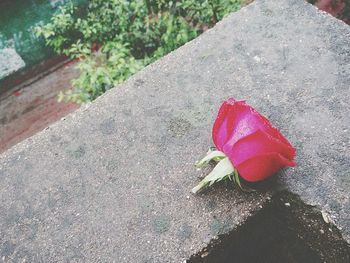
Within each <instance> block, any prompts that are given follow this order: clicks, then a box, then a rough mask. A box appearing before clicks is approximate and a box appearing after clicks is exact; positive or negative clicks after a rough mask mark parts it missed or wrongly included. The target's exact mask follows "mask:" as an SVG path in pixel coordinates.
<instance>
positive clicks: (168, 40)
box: [36, 0, 241, 103]
mask: <svg viewBox="0 0 350 263" xmlns="http://www.w3.org/2000/svg"><path fill="white" fill-rule="evenodd" d="M240 2H241V0H180V1H175V0H174V1H169V0H157V1H151V0H91V1H89V4H88V5H87V6H85V7H82V8H77V7H74V6H73V5H72V4H69V5H66V6H64V7H62V8H61V9H60V11H59V12H58V13H57V14H56V15H55V16H54V17H52V19H51V23H49V24H47V25H45V26H42V27H38V28H37V29H36V33H37V35H39V36H43V37H44V38H45V40H46V43H47V45H49V46H51V47H53V49H54V50H55V51H56V52H57V53H58V54H64V55H67V56H70V57H71V58H73V59H78V60H79V63H78V68H79V70H80V76H79V77H78V78H77V79H75V80H73V82H72V84H73V87H74V88H73V90H69V91H68V92H66V93H65V94H60V100H66V101H73V102H78V103H83V102H86V101H91V100H94V99H95V98H97V97H98V96H100V95H101V94H103V93H104V92H105V91H106V90H108V89H110V88H112V87H114V86H115V85H116V84H118V83H120V82H122V81H124V80H125V79H127V78H128V77H129V76H131V75H132V74H134V73H135V72H137V71H138V70H140V69H141V68H142V67H144V66H145V65H147V64H149V63H151V62H153V61H154V60H156V59H158V58H159V57H162V56H164V55H165V54H167V53H169V52H170V51H172V50H174V49H176V48H178V47H179V46H181V45H183V44H184V43H186V42H188V41H190V40H191V39H193V38H195V37H196V36H198V35H199V34H200V33H202V32H203V31H205V30H206V29H207V28H209V27H211V26H213V25H214V24H215V23H216V22H217V21H219V20H220V19H222V18H223V17H224V16H225V15H227V14H229V13H230V12H232V11H236V10H237V9H239V8H240Z"/></svg>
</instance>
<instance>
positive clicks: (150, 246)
mask: <svg viewBox="0 0 350 263" xmlns="http://www.w3.org/2000/svg"><path fill="white" fill-rule="evenodd" d="M349 44H350V28H349V27H348V26H347V25H346V24H345V23H343V22H341V21H338V20H336V19H335V18H332V17H331V16H329V15H327V14H325V13H322V12H320V11H318V10H317V9H316V8H315V7H313V6H311V5H309V4H307V3H305V2H304V1H302V0H300V1H299V0H265V1H264V0H260V1H259V0H258V1H256V2H254V3H253V4H251V5H249V6H248V7H246V8H243V9H242V10H241V11H239V12H237V13H236V14H233V15H230V16H229V17H228V18H226V19H224V20H223V21H222V22H220V23H218V24H217V26H215V27H214V28H213V29H211V30H209V31H207V32H206V33H204V34H203V35H201V36H200V37H199V38H197V39H195V40H194V41H192V42H190V43H188V44H186V45H184V46H183V47H181V48H180V49H178V50H176V51H175V52H173V53H171V54H170V55H168V56H166V57H165V58H163V59H161V60H160V61H158V62H156V63H154V64H152V65H150V66H148V67H147V68H146V69H144V70H143V71H141V72H140V73H138V74H136V75H135V76H134V77H132V78H131V79H130V80H128V81H127V82H125V83H124V84H122V85H120V86H119V87H118V88H116V89H114V90H111V91H110V92H108V93H107V94H105V95H104V96H102V97H101V98H99V99H97V100H96V101H95V102H94V103H92V104H90V105H88V106H86V107H84V108H81V109H80V110H78V111H77V112H76V113H74V114H71V115H70V116H68V117H67V118H66V119H65V120H62V121H60V122H58V123H56V124H54V125H52V126H51V127H50V128H49V129H46V130H45V131H43V132H41V133H39V134H37V135H35V136H33V137H31V138H29V139H27V140H25V141H24V142H22V143H20V144H18V145H16V146H15V147H13V148H12V149H10V150H8V151H7V152H5V153H3V154H2V155H1V157H0V189H1V190H0V211H2V212H1V214H0V229H1V231H0V251H1V256H2V258H3V259H4V261H10V262H11V261H19V260H22V259H27V262H31V261H34V262H40V261H42V262H55V261H75V262H80V261H89V262H113V261H114V262H183V261H184V260H185V259H187V258H189V257H190V256H191V255H192V254H193V253H195V252H197V251H198V250H200V249H201V248H203V247H205V246H206V244H207V243H208V242H209V241H210V240H211V239H213V238H215V237H216V236H217V235H218V234H220V233H226V232H228V231H230V230H231V229H234V228H236V227H237V226H238V225H239V224H241V223H243V222H244V221H245V219H246V218H247V217H249V216H250V215H251V214H253V213H255V212H256V211H257V210H259V209H260V208H261V207H262V206H264V204H265V203H266V202H267V200H268V198H269V197H270V196H271V192H273V191H275V190H276V189H277V190H278V189H287V190H288V191H291V192H293V193H295V194H297V195H299V196H300V198H301V200H303V201H304V202H305V203H306V204H311V205H317V206H318V208H319V209H320V210H324V211H325V212H327V213H328V214H330V216H331V217H332V219H333V220H334V222H335V224H336V225H337V226H338V227H339V228H341V229H342V233H343V236H344V238H345V239H346V240H347V241H350V223H349V222H350V215H349V210H350V203H349V189H350V181H349V170H350V169H349V168H350V167H349V165H350V163H349V157H350V152H349V142H350V140H349V139H350V131H349V124H350V115H349V107H350V106H349V103H348V102H349V100H350V98H349V96H350V95H349V83H350V74H349V73H350V72H349V71H350V60H349V54H350V46H349ZM228 97H235V98H237V99H245V100H247V101H248V103H249V104H251V105H253V106H254V107H256V108H257V109H258V110H259V111H260V112H262V113H263V114H265V115H266V116H267V117H268V118H270V119H271V121H272V122H273V123H274V124H275V125H276V126H277V127H280V128H281V130H282V132H283V133H284V134H285V135H286V136H287V137H288V138H289V139H290V140H291V142H292V143H293V144H294V145H295V146H296V148H297V150H298V155H297V162H298V166H297V167H296V168H293V169H287V170H285V171H284V172H282V173H280V174H279V175H278V176H277V177H275V182H274V183H273V184H272V185H271V191H267V192H263V193H259V192H258V193H251V194H249V193H242V192H240V191H238V190H232V189H231V188H228V187H224V186H218V187H215V188H213V189H212V190H209V191H207V192H205V193H203V194H201V195H196V196H194V195H191V194H190V189H191V188H192V187H193V186H194V185H195V184H196V182H197V177H198V176H199V175H200V173H199V172H198V171H196V170H195V169H194V167H193V163H194V162H195V161H196V160H198V159H199V158H200V157H202V156H203V154H204V153H205V152H206V150H207V148H208V146H210V145H211V144H212V143H211V125H212V123H213V120H214V118H215V115H216V112H217V109H218V107H219V105H220V103H221V102H222V101H223V100H224V99H227V98H228ZM0 258H1V257H0Z"/></svg>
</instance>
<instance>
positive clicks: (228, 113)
mask: <svg viewBox="0 0 350 263" xmlns="http://www.w3.org/2000/svg"><path fill="white" fill-rule="evenodd" d="M235 103H236V101H235V100H234V99H232V98H231V99H228V100H227V101H225V102H224V103H223V104H222V105H221V107H220V109H219V112H218V115H217V117H216V119H215V122H214V125H213V130H212V137H213V142H214V144H215V146H216V148H217V149H219V150H221V149H222V147H223V146H224V144H225V143H226V141H227V140H228V138H229V137H230V136H231V133H232V131H233V125H234V122H233V120H234V118H235V113H234V107H232V106H233V105H234V104H235Z"/></svg>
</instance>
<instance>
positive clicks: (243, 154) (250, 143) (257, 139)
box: [223, 130, 295, 166]
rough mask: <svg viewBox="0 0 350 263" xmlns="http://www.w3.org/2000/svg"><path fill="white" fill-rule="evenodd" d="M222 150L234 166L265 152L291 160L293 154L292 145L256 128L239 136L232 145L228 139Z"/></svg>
mask: <svg viewBox="0 0 350 263" xmlns="http://www.w3.org/2000/svg"><path fill="white" fill-rule="evenodd" d="M223 152H224V153H225V154H226V155H227V156H228V157H229V159H230V160H231V161H232V163H233V164H234V165H235V166H237V165H239V164H240V163H242V162H244V161H246V160H248V159H250V158H252V157H254V156H257V155H262V154H266V153H272V152H276V153H280V154H281V155H283V157H285V158H287V159H289V160H292V159H293V157H294V156H295V149H294V148H293V147H291V146H288V145H287V144H284V143H282V142H281V141H279V140H278V139H276V138H274V137H272V136H271V135H269V134H267V133H266V132H263V131H262V130H257V131H255V132H254V133H252V134H249V135H247V136H245V137H244V138H241V139H240V140H238V141H237V142H236V143H235V144H234V145H231V144H230V141H229V142H228V143H227V144H225V146H224V147H223Z"/></svg>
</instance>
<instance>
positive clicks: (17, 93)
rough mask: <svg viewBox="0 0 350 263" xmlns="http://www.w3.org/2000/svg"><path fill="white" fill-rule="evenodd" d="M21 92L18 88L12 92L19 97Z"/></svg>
mask: <svg viewBox="0 0 350 263" xmlns="http://www.w3.org/2000/svg"><path fill="white" fill-rule="evenodd" d="M21 94H22V93H21V92H20V91H19V90H16V91H14V92H13V93H12V95H13V96H15V97H19V96H21Z"/></svg>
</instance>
